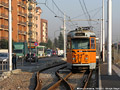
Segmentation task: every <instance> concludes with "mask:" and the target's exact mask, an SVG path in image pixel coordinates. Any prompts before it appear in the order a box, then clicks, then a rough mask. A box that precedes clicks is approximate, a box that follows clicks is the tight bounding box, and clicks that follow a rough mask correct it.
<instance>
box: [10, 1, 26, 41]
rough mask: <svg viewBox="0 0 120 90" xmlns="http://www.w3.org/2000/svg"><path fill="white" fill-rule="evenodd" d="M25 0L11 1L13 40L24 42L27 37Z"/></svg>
mask: <svg viewBox="0 0 120 90" xmlns="http://www.w3.org/2000/svg"><path fill="white" fill-rule="evenodd" d="M26 5H27V0H12V8H13V10H12V25H13V27H12V28H13V40H14V41H17V42H25V41H26V35H27V23H26V22H27V6H26Z"/></svg>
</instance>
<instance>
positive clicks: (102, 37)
mask: <svg viewBox="0 0 120 90" xmlns="http://www.w3.org/2000/svg"><path fill="white" fill-rule="evenodd" d="M100 33H101V36H100V37H101V39H100V54H101V52H102V42H103V41H102V40H103V37H102V36H103V35H102V19H101V32H100Z"/></svg>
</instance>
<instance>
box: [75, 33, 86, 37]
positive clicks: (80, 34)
mask: <svg viewBox="0 0 120 90" xmlns="http://www.w3.org/2000/svg"><path fill="white" fill-rule="evenodd" d="M75 36H85V33H76V34H75Z"/></svg>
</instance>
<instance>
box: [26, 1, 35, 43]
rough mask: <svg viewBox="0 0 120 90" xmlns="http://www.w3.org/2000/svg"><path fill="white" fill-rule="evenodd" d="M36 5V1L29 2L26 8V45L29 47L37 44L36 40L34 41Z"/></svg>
mask: <svg viewBox="0 0 120 90" xmlns="http://www.w3.org/2000/svg"><path fill="white" fill-rule="evenodd" d="M36 4H37V3H36V0H29V1H28V3H27V7H28V10H27V14H28V18H27V22H28V27H27V32H28V35H27V42H28V45H30V43H31V45H34V43H35V42H37V39H36V35H37V31H36V27H37V21H36V19H37V17H36V14H37V13H36Z"/></svg>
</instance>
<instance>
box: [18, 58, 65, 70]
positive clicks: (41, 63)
mask: <svg viewBox="0 0 120 90" xmlns="http://www.w3.org/2000/svg"><path fill="white" fill-rule="evenodd" d="M62 58H63V57H57V56H52V57H46V58H41V59H39V60H38V62H25V61H24V63H23V65H21V61H18V62H17V69H21V70H23V71H29V72H36V71H37V69H39V68H43V67H45V66H46V65H49V64H52V63H56V62H61V61H63V60H62Z"/></svg>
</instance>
